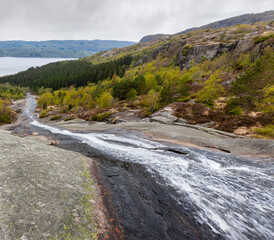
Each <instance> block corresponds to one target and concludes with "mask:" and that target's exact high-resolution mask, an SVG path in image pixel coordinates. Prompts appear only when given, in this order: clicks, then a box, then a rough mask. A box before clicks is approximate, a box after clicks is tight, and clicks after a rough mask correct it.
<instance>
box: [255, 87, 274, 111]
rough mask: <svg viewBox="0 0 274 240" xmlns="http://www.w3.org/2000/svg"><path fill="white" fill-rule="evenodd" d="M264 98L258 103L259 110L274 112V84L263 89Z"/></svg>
mask: <svg viewBox="0 0 274 240" xmlns="http://www.w3.org/2000/svg"><path fill="white" fill-rule="evenodd" d="M263 93H264V98H263V99H262V100H261V101H260V102H259V103H256V106H257V108H258V109H259V110H261V111H263V112H265V113H272V114H274V84H273V85H271V86H267V87H265V88H264V89H263Z"/></svg>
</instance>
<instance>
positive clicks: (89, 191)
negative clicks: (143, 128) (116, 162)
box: [50, 163, 99, 240]
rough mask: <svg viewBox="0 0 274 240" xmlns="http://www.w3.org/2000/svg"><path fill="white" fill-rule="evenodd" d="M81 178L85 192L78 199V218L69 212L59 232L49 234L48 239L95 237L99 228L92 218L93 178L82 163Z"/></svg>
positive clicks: (76, 239) (66, 239)
mask: <svg viewBox="0 0 274 240" xmlns="http://www.w3.org/2000/svg"><path fill="white" fill-rule="evenodd" d="M81 178H82V180H83V189H84V191H85V193H83V194H82V196H81V197H80V199H79V203H80V205H81V210H80V213H79V219H78V220H77V221H76V218H75V217H74V216H73V214H72V213H71V214H69V215H68V216H67V217H66V218H65V220H64V223H65V224H64V227H63V229H62V230H60V233H58V234H56V235H55V236H51V238H50V239H58V240H59V239H63V240H72V239H73V240H82V239H97V234H98V233H99V230H98V228H97V224H96V223H95V221H94V219H93V207H94V206H93V204H92V202H93V198H94V192H93V188H92V186H93V184H94V183H93V180H92V179H91V177H90V172H89V170H88V168H87V166H86V164H84V163H83V165H82V170H81Z"/></svg>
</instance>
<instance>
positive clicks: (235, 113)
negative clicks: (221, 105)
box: [228, 107, 243, 116]
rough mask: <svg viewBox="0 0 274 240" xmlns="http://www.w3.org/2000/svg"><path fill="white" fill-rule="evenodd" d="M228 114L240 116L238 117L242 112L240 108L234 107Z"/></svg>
mask: <svg viewBox="0 0 274 240" xmlns="http://www.w3.org/2000/svg"><path fill="white" fill-rule="evenodd" d="M228 113H230V114H233V115H236V116H240V115H243V110H242V108H241V107H236V108H234V109H232V110H230V111H229V112H228Z"/></svg>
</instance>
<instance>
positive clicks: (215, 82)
mask: <svg viewBox="0 0 274 240" xmlns="http://www.w3.org/2000/svg"><path fill="white" fill-rule="evenodd" d="M220 76H221V71H219V70H218V71H216V72H215V73H213V74H212V75H211V76H210V77H209V79H208V80H207V81H206V82H205V84H206V86H205V87H204V88H203V89H202V90H200V91H199V92H198V93H197V97H198V99H197V100H198V101H200V102H202V103H206V104H208V105H213V101H214V100H215V99H217V98H218V97H219V96H220V94H221V93H223V92H224V88H223V87H222V85H221V84H220V81H221V79H220Z"/></svg>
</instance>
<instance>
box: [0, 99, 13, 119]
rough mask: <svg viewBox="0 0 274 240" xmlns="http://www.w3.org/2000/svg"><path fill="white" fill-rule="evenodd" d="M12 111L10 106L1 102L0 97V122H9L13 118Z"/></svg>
mask: <svg viewBox="0 0 274 240" xmlns="http://www.w3.org/2000/svg"><path fill="white" fill-rule="evenodd" d="M13 117H14V116H13V113H12V110H11V109H10V107H8V106H5V105H4V104H2V102H1V99H0V124H1V123H11V122H12V119H13Z"/></svg>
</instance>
